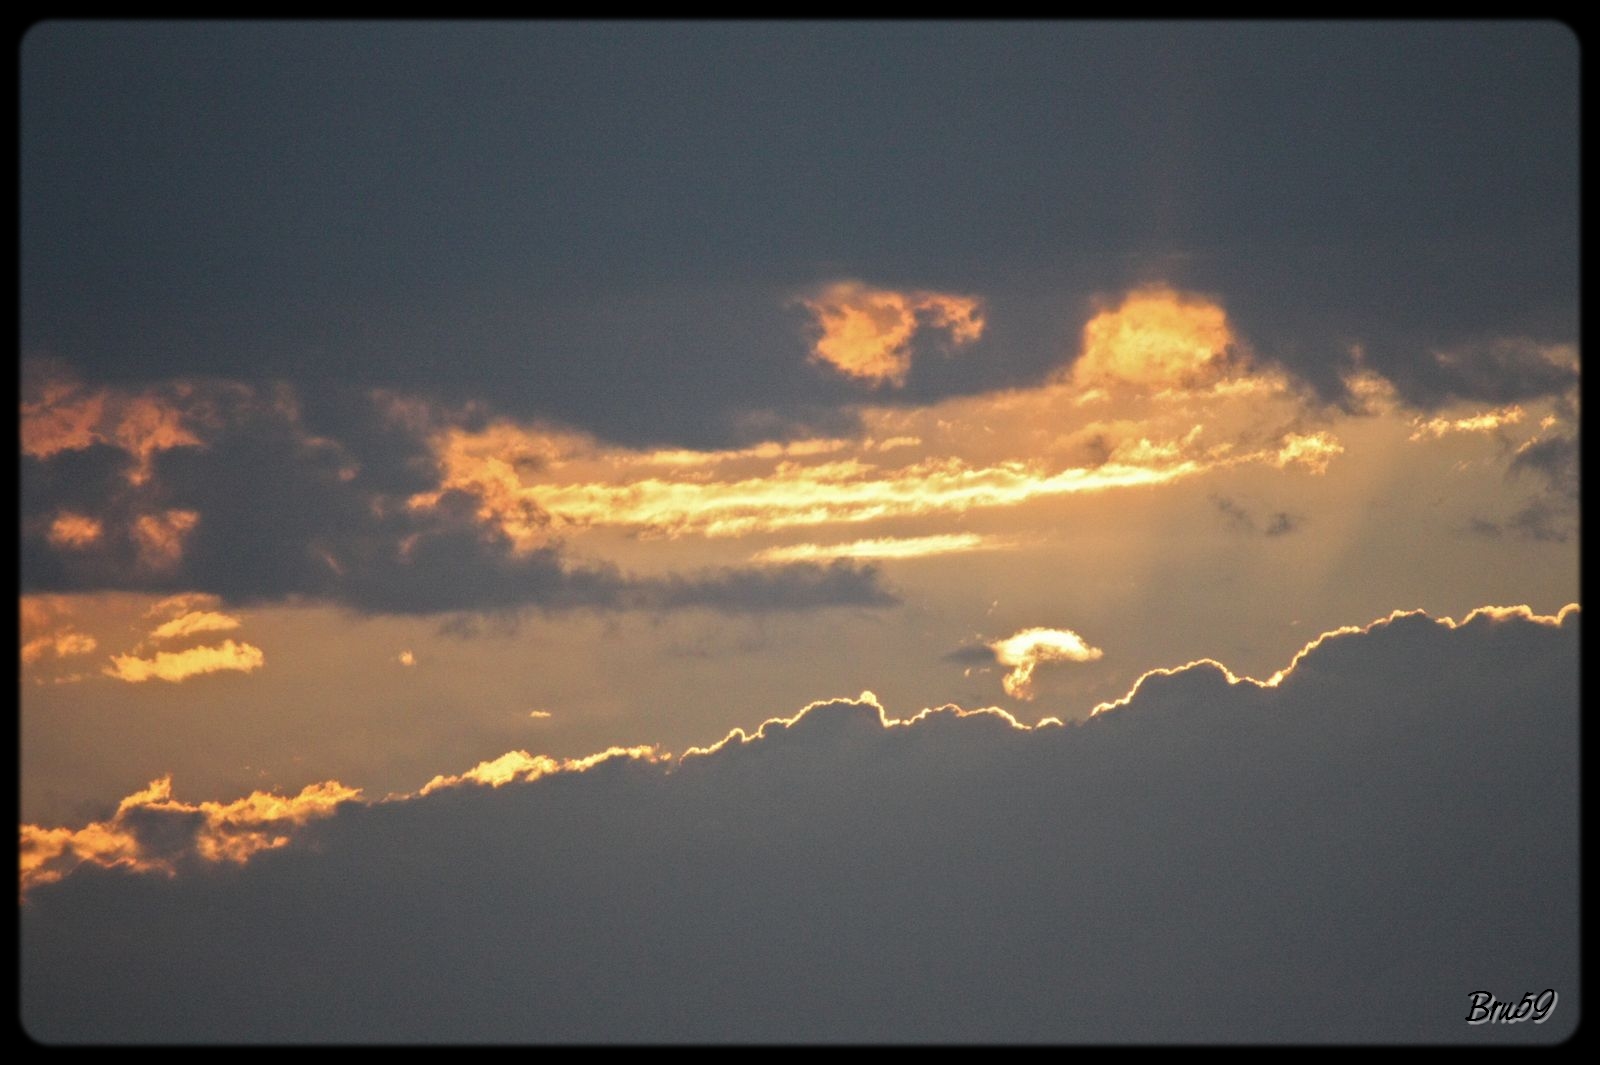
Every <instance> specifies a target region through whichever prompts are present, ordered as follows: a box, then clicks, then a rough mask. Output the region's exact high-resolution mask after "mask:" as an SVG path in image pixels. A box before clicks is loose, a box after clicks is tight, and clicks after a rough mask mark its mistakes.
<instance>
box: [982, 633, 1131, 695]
mask: <svg viewBox="0 0 1600 1065" xmlns="http://www.w3.org/2000/svg"><path fill="white" fill-rule="evenodd" d="M989 648H990V650H992V651H993V652H994V660H995V661H996V662H998V663H999V664H1000V665H1002V666H1010V667H1011V672H1009V673H1007V674H1006V675H1005V676H1004V677H1002V678H1001V679H1000V684H1001V686H1002V687H1003V688H1005V690H1006V694H1007V695H1010V696H1012V697H1014V698H1017V699H1032V698H1033V696H1034V690H1033V671H1034V670H1035V669H1036V668H1038V667H1039V666H1041V665H1043V664H1045V663H1046V662H1093V661H1095V660H1096V659H1098V658H1101V657H1103V656H1104V655H1105V652H1104V651H1102V650H1100V648H1098V647H1091V646H1089V644H1087V643H1085V642H1084V639H1083V637H1082V636H1079V635H1078V634H1077V633H1075V632H1073V631H1071V630H1070V629H1041V628H1033V629H1023V630H1022V631H1021V632H1017V633H1013V634H1012V635H1010V636H1007V637H1005V638H1004V639H1000V640H995V641H994V642H993V643H991V644H990V645H989Z"/></svg>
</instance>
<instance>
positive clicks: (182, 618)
mask: <svg viewBox="0 0 1600 1065" xmlns="http://www.w3.org/2000/svg"><path fill="white" fill-rule="evenodd" d="M238 627H239V619H238V618H236V617H232V616H231V615H228V614H219V613H217V612H215V611H211V610H191V611H189V612H188V613H186V614H180V615H179V616H177V617H175V618H173V619H172V620H171V621H166V622H162V623H161V624H160V625H158V626H157V627H156V629H155V631H154V632H152V633H151V634H150V639H152V640H174V639H178V638H180V637H184V636H192V635H193V634H195V633H197V632H227V631H229V630H230V629H237V628H238Z"/></svg>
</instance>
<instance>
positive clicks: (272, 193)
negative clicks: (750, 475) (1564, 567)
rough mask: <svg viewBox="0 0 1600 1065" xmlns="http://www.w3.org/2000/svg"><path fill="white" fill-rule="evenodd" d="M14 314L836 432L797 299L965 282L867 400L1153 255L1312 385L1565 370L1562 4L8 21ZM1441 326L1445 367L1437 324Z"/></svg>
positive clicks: (1569, 228)
mask: <svg viewBox="0 0 1600 1065" xmlns="http://www.w3.org/2000/svg"><path fill="white" fill-rule="evenodd" d="M21 62H22V71H21V73H22V79H21V104H22V116H23V122H22V126H21V142H20V145H21V159H20V162H21V192H22V196H21V205H20V206H21V212H20V222H21V253H22V254H21V266H22V271H21V282H22V288H21V311H22V321H21V327H22V328H21V338H20V339H21V346H22V349H23V350H24V351H26V352H30V353H49V354H53V355H56V356H58V357H61V358H64V359H67V360H69V361H70V362H71V363H72V364H73V365H75V366H78V367H79V368H80V369H81V370H82V372H83V373H85V374H86V375H88V376H89V377H90V378H92V379H95V380H112V381H123V382H130V381H131V382H149V381H157V380H164V379H168V378H172V377H177V376H187V375H195V374H220V375H222V376H225V377H230V378H235V379H240V380H252V381H272V380H288V381H291V382H294V383H295V384H296V385H297V386H298V387H300V388H302V390H303V391H304V392H306V393H307V394H312V393H314V392H317V391H319V390H320V389H322V388H325V387H329V386H331V385H334V384H345V385H350V386H353V387H356V388H366V387H385V388H393V389H399V390H402V391H407V392H414V393H418V394H428V395H433V396H436V397H439V398H442V399H447V400H459V399H484V398H487V397H491V396H492V397H493V402H494V403H495V404H497V406H498V407H499V408H500V409H501V410H503V411H504V412H506V413H509V414H513V415H517V416H522V417H528V416H540V417H547V418H554V419H557V420H560V421H562V422H566V423H569V424H572V425H576V426H580V427H582V428H585V429H587V430H590V431H592V432H595V433H597V434H599V435H600V436H602V437H604V438H607V439H612V440H618V441H626V442H632V443H645V442H665V441H673V442H677V443H681V444H692V445H697V446H710V445H716V444H726V443H730V442H740V441H743V440H748V439H750V438H751V437H752V435H753V434H758V433H759V434H777V435H788V434H794V433H801V432H811V431H819V430H820V431H824V432H831V431H834V430H835V429H837V427H838V426H839V425H840V424H841V422H842V421H844V422H847V421H848V417H849V415H848V413H841V412H842V411H844V410H845V408H844V404H846V403H848V402H849V401H851V400H854V399H858V398H859V397H860V396H861V395H863V393H864V389H865V388H866V387H867V386H865V385H863V384H862V383H861V382H859V381H851V380H845V379H842V378H840V377H839V376H838V375H835V374H829V373H827V372H824V371H823V370H822V369H819V367H817V366H816V365H814V364H812V363H811V362H808V361H807V359H806V358H805V356H806V353H807V351H806V346H807V337H806V325H807V321H806V315H805V312H804V310H803V309H802V308H800V307H798V306H796V304H795V302H794V300H795V298H796V296H797V295H798V294H799V293H801V292H803V291H806V290H809V289H810V288H811V287H812V286H815V285H817V284H819V283H821V282H825V281H829V280H835V279H840V278H859V279H861V280H863V281H865V282H867V283H870V284H876V285H884V286H889V287H894V288H918V289H933V290H938V291H953V292H962V293H973V294H977V295H981V296H982V297H983V298H984V299H985V300H986V301H987V303H988V305H989V314H988V320H989V328H988V329H987V330H986V333H985V336H984V337H983V338H982V339H981V340H979V341H977V342H976V343H975V344H973V345H972V346H971V348H970V350H968V351H966V352H965V353H964V354H963V356H962V357H961V358H956V359H942V358H934V359H925V360H919V361H918V362H916V363H915V364H914V365H913V366H912V368H911V372H910V376H909V379H908V380H907V381H906V383H905V387H904V388H903V389H899V390H895V391H893V392H892V394H891V393H885V394H883V395H880V396H878V397H877V398H878V399H880V401H882V402H885V403H891V404H893V403H917V402H925V401H926V400H928V399H929V398H931V397H934V396H938V395H948V394H953V393H970V392H975V391H981V390H984V389H987V388H993V387H998V386H1007V385H1016V384H1024V383H1028V382H1032V381H1036V380H1038V379H1039V378H1040V377H1041V376H1042V375H1043V374H1045V373H1047V372H1049V370H1050V369H1051V368H1053V367H1055V366H1057V365H1059V364H1060V363H1061V362H1062V361H1063V360H1065V359H1068V358H1070V357H1072V355H1073V353H1074V352H1075V351H1076V332H1077V330H1078V329H1080V328H1081V326H1082V323H1083V320H1084V319H1085V317H1086V316H1087V310H1088V307H1089V304H1090V300H1091V298H1092V297H1095V296H1097V295H1106V294H1114V293H1116V292H1119V291H1122V290H1124V289H1126V288H1128V287H1130V286H1134V285H1138V284H1143V283H1149V282H1152V281H1165V282H1167V283H1169V284H1172V285H1175V286H1178V287H1181V288H1187V289H1192V290H1194V291H1198V292H1204V293H1208V294H1211V295H1212V296H1214V298H1216V299H1217V300H1218V301H1219V302H1220V303H1221V304H1222V305H1223V306H1225V307H1227V309H1228V311H1229V313H1230V315H1231V316H1232V317H1233V319H1234V320H1235V322H1236V327H1237V329H1238V332H1239V333H1240V335H1242V336H1243V337H1245V338H1246V339H1247V340H1249V341H1250V342H1251V343H1252V345H1253V346H1254V347H1255V348H1256V349H1257V350H1258V351H1259V352H1260V353H1261V354H1262V356H1263V357H1265V358H1269V359H1275V360H1279V361H1281V362H1282V363H1283V364H1284V365H1285V366H1287V367H1289V368H1290V369H1292V370H1293V371H1295V372H1296V373H1297V374H1299V375H1300V376H1301V378H1303V379H1304V380H1306V381H1309V382H1311V383H1312V384H1313V385H1314V386H1315V387H1316V388H1317V389H1319V390H1320V391H1321V392H1322V393H1323V394H1324V395H1325V396H1327V397H1337V396H1338V395H1339V394H1340V392H1341V390H1342V387H1343V386H1342V383H1341V374H1342V372H1343V371H1344V370H1345V369H1346V368H1347V362H1348V357H1349V350H1350V347H1351V345H1353V344H1360V345H1361V346H1362V347H1363V349H1364V350H1365V352H1366V357H1367V360H1368V363H1369V365H1370V366H1372V367H1373V368H1375V369H1377V370H1379V371H1381V372H1382V373H1384V374H1385V375H1387V376H1388V377H1390V378H1391V379H1393V380H1394V381H1395V382H1396V384H1397V386H1398V388H1399V390H1400V392H1401V395H1402V396H1403V397H1404V398H1406V399H1407V400H1409V401H1411V402H1412V403H1415V404H1418V405H1421V406H1425V407H1427V406H1433V405H1435V404H1439V403H1443V402H1445V401H1447V400H1449V399H1451V398H1452V397H1463V398H1472V399H1478V400H1484V401H1492V402H1509V401H1513V400H1517V399H1521V398H1525V397H1528V396H1532V395H1542V394H1550V393H1555V392H1560V391H1562V390H1563V389H1565V388H1566V387H1568V386H1569V385H1570V383H1571V381H1572V373H1571V371H1569V370H1565V369H1561V368H1559V367H1555V366H1553V365H1551V364H1550V363H1548V362H1546V361H1545V360H1543V359H1542V358H1540V357H1539V355H1538V347H1539V346H1540V345H1546V344H1551V343H1574V342H1575V341H1576V338H1577V306H1578V304H1577V298H1578V281H1577V277H1578V274H1577V264H1578V224H1577V223H1578V214H1577V210H1578V120H1577V114H1578V112H1577V106H1578V91H1577V90H1578V77H1577V71H1578V47H1577V39H1576V37H1575V36H1574V35H1573V34H1572V33H1571V31H1569V30H1568V29H1567V28H1566V27H1564V26H1562V25H1560V24H1559V23H1554V22H1546V23H1535V22H1527V23H1505V22H1498V23H1492V22H1470V23H1468V22H1461V23H1410V24H1398V23H1369V24H1360V23H1333V24H1316V25H1310V24H1306V25H1286V24H1272V23H1257V24H1221V23H1178V24H1151V23H1127V24H1105V23H1099V24H1089V23H1071V22H1063V23H1056V24H1041V25H1028V26H1020V25H1007V24H919V25H864V24H859V23H850V24H833V25H830V24H822V23H813V24H805V25H787V26H757V25H749V24H735V25H699V24H696V25H661V24H649V25H620V24H605V25H584V24H549V23H529V24H507V23H496V24H494V25H478V24H453V25H452V24H438V23H426V24H423V23H416V24H393V23H392V24H382V25H378V24H367V25H362V24H343V25H333V24H328V23H302V24H294V23H270V24H268V23H253V24H221V23H210V24H203V23H187V24H185V23H176V24H175V23H165V24H152V23H144V24H133V23H122V24H88V23H72V22H58V23H45V24H41V25H39V26H36V27H35V28H34V29H33V30H32V31H31V32H30V33H29V34H28V35H27V36H26V37H25V38H24V40H23V42H22V51H21ZM1441 356H1444V358H1441Z"/></svg>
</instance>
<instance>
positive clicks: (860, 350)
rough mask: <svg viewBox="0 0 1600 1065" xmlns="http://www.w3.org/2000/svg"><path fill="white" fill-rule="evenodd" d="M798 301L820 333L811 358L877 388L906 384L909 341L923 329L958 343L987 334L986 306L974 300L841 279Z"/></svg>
mask: <svg viewBox="0 0 1600 1065" xmlns="http://www.w3.org/2000/svg"><path fill="white" fill-rule="evenodd" d="M800 302H801V303H803V304H805V306H806V307H807V308H808V309H809V310H810V311H811V313H812V314H813V315H815V316H816V319H817V324H818V326H820V327H821V330H822V335H821V336H820V337H818V338H817V340H816V343H815V345H814V346H813V348H812V352H811V357H812V358H813V359H815V360H816V361H818V362H824V363H827V364H828V365H830V366H832V367H833V368H834V369H836V370H839V371H840V372H842V373H845V374H848V375H849V376H851V377H859V378H862V379H865V380H868V381H871V382H872V383H873V384H879V385H881V384H885V383H887V384H892V385H896V386H899V385H903V384H905V382H906V376H907V375H908V374H909V373H910V372H911V342H912V338H913V337H914V336H915V334H916V332H917V330H918V329H919V328H924V327H931V328H935V329H942V330H945V331H947V332H948V333H949V336H950V340H951V342H952V343H954V344H956V345H964V344H970V343H972V342H973V341H974V340H977V339H978V338H979V337H980V336H982V335H983V326H984V321H983V312H982V306H981V304H980V302H979V301H978V300H977V299H975V298H973V297H971V296H956V295H952V294H950V293H944V292H896V291H893V290H892V289H879V288H869V287H868V286H866V285H863V284H860V283H859V282H855V281H841V282H838V283H836V284H832V285H829V286H828V287H826V288H824V289H823V290H822V291H821V292H819V293H818V294H817V295H815V296H813V297H810V298H807V299H802V300H801V301H800Z"/></svg>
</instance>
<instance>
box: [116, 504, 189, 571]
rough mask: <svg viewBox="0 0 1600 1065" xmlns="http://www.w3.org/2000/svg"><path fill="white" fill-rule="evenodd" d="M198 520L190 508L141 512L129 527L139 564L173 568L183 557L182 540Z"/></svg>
mask: <svg viewBox="0 0 1600 1065" xmlns="http://www.w3.org/2000/svg"><path fill="white" fill-rule="evenodd" d="M199 521H200V515H199V514H198V513H197V512H195V511H193V510H167V511H163V512H161V513H159V514H142V515H140V516H139V517H138V518H137V519H135V521H134V523H133V528H132V529H131V534H132V536H133V542H134V543H135V544H136V545H137V546H138V548H139V562H140V564H141V565H143V566H145V567H146V568H147V569H152V570H158V571H160V570H171V569H174V568H175V567H176V566H177V565H178V563H179V562H181V561H182V560H183V545H184V540H185V539H186V538H187V537H188V535H189V533H191V532H192V531H193V530H194V527H195V525H197V524H198V523H199Z"/></svg>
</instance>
